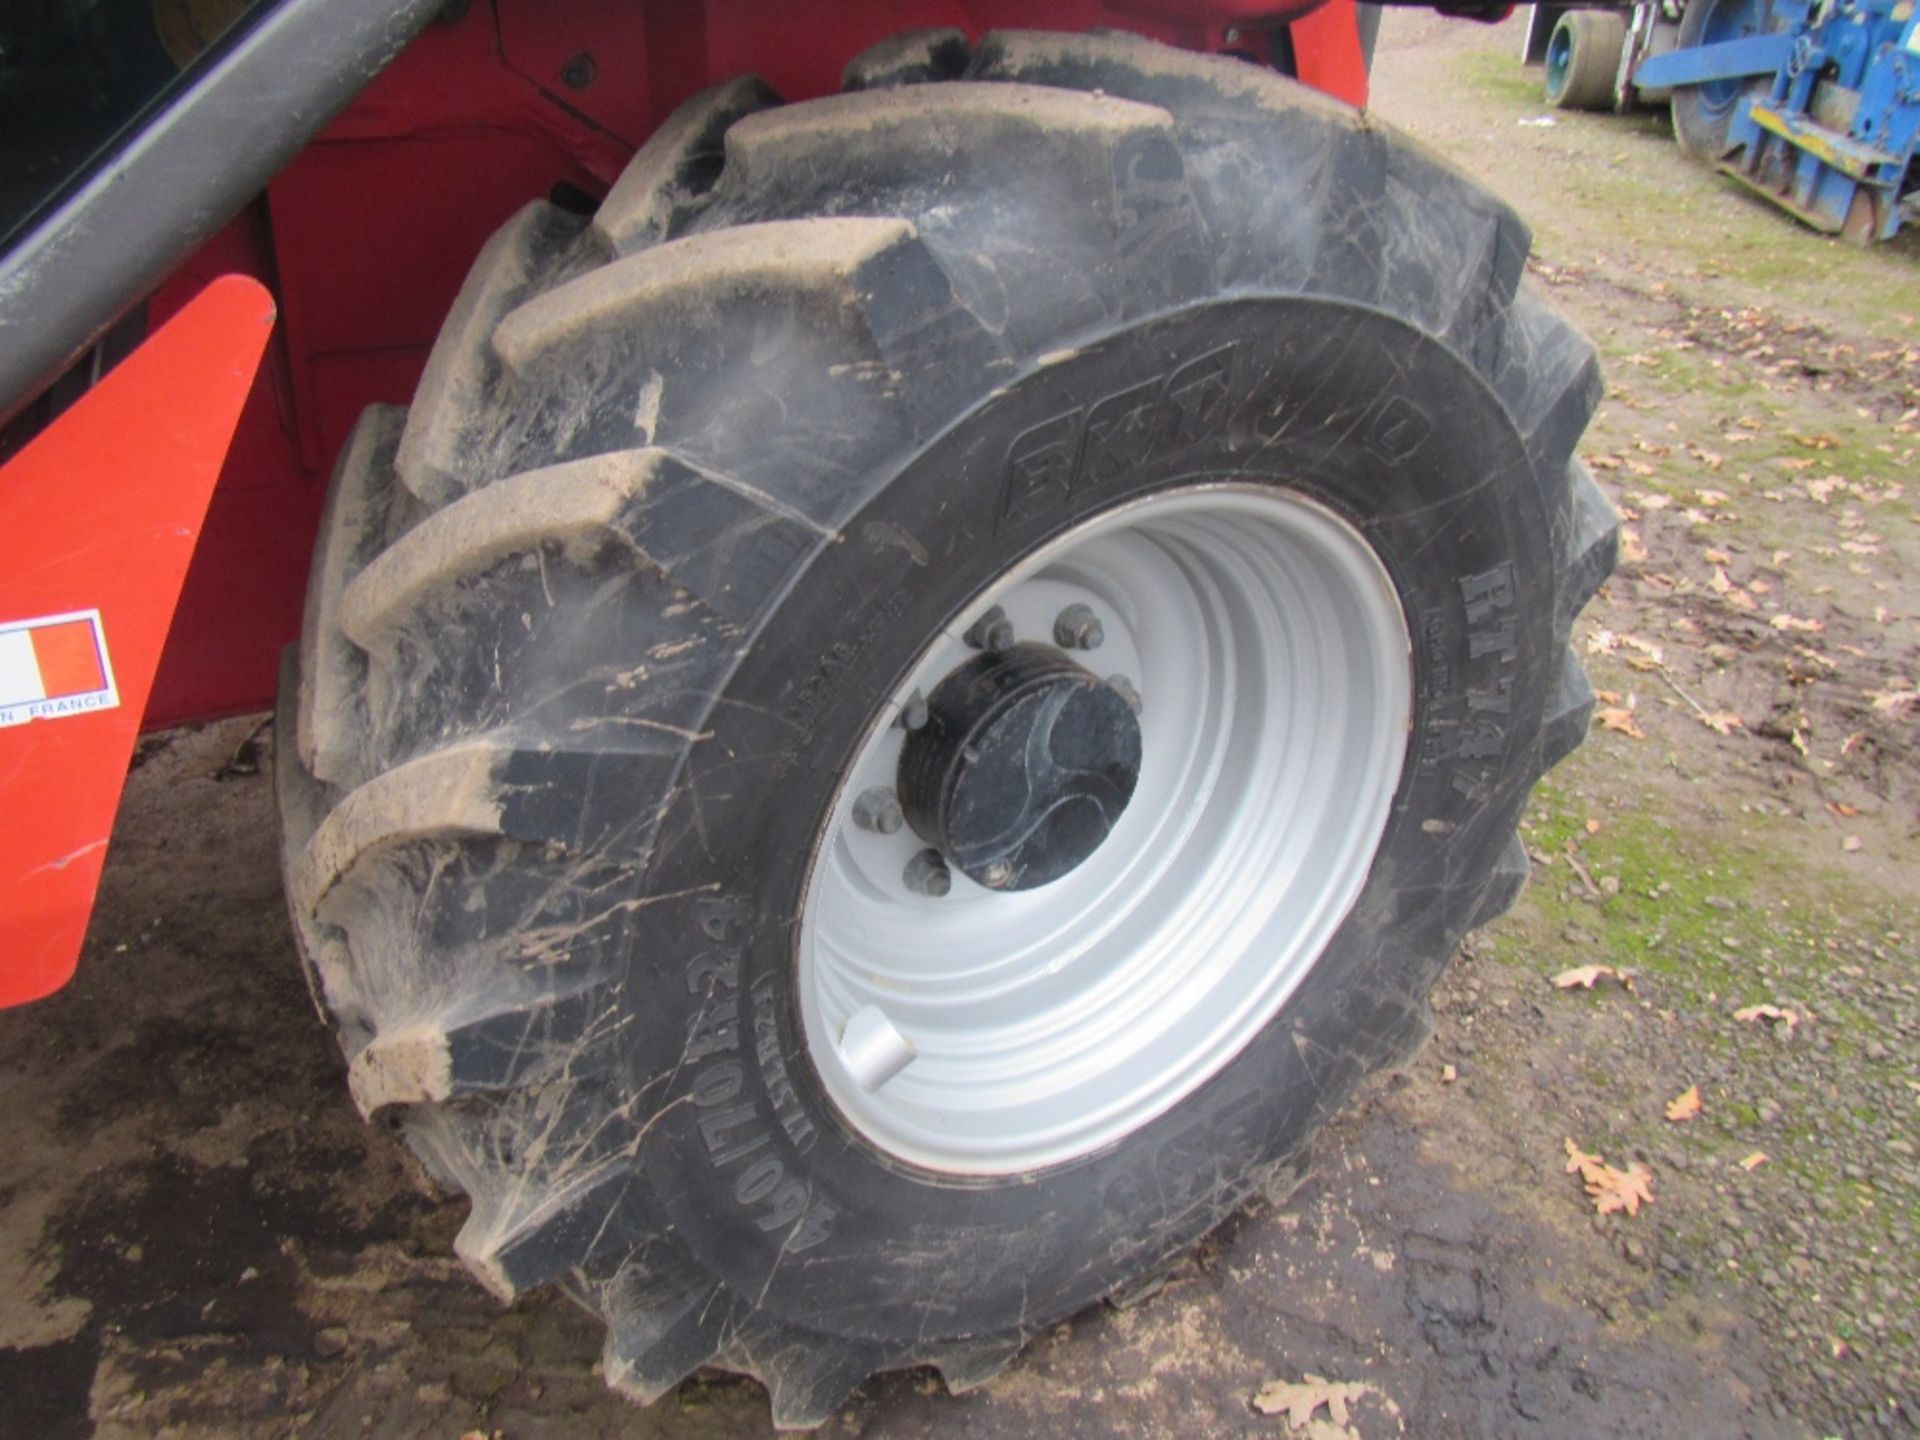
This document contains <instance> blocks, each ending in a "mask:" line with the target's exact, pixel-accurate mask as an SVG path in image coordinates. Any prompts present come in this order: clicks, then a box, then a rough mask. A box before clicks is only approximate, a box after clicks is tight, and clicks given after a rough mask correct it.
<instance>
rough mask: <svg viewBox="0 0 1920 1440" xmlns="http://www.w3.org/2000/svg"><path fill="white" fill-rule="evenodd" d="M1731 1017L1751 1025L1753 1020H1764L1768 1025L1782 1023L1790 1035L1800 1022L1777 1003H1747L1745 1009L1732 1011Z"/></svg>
mask: <svg viewBox="0 0 1920 1440" xmlns="http://www.w3.org/2000/svg"><path fill="white" fill-rule="evenodd" d="M1733 1018H1734V1019H1736V1020H1738V1021H1739V1022H1740V1023H1741V1024H1743V1025H1751V1024H1752V1023H1753V1022H1754V1021H1755V1020H1764V1021H1766V1022H1767V1023H1768V1024H1769V1025H1772V1024H1776V1023H1778V1024H1782V1025H1785V1026H1786V1027H1787V1033H1788V1034H1789V1035H1791V1034H1792V1033H1793V1032H1794V1029H1795V1028H1796V1027H1797V1026H1798V1025H1799V1024H1800V1017H1799V1016H1798V1015H1796V1014H1794V1013H1793V1011H1791V1010H1782V1009H1781V1008H1780V1007H1779V1006H1778V1005H1749V1006H1747V1007H1746V1008H1745V1009H1742V1010H1736V1011H1734V1012H1733Z"/></svg>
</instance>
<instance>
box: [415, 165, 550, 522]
mask: <svg viewBox="0 0 1920 1440" xmlns="http://www.w3.org/2000/svg"><path fill="white" fill-rule="evenodd" d="M584 224H585V222H584V221H582V220H581V219H580V218H579V217H578V216H576V215H570V214H568V213H567V212H566V211H564V210H562V209H560V208H559V207H558V206H556V205H551V204H548V203H547V202H546V201H544V200H536V201H533V202H532V203H531V204H529V205H527V206H526V207H525V208H523V209H522V210H520V211H519V212H518V213H517V214H516V215H515V216H514V217H513V218H512V219H511V220H509V221H508V222H507V223H506V224H505V225H504V226H502V227H501V229H500V230H499V232H498V233H497V234H495V235H494V237H493V238H492V239H491V240H489V241H488V242H487V243H486V246H485V247H484V248H483V249H482V250H481V251H480V254H479V257H478V258H477V259H476V260H475V261H474V262H473V269H472V270H471V271H470V272H468V275H467V280H466V283H465V284H464V285H463V286H462V287H461V289H460V293H459V295H458V296H457V297H456V298H455V300H454V302H453V309H452V310H451V311H450V312H449V313H448V315H447V321H446V325H445V327H444V328H443V329H442V330H441V332H440V337H439V339H437V340H436V341H434V345H433V351H432V353H431V354H430V355H428V357H427V368H426V370H425V372H424V373H423V374H422V375H421V377H420V386H419V389H418V390H416V391H415V393H414V400H413V409H412V410H411V412H410V413H409V414H408V417H407V425H406V430H405V433H404V434H403V435H402V436H401V439H400V448H399V451H398V453H397V455H396V456H395V466H396V468H397V469H398V471H399V475H400V482H401V483H402V484H403V485H405V486H406V487H407V489H408V490H409V491H411V492H412V493H413V494H414V495H415V496H416V497H418V499H419V500H420V502H421V503H422V504H423V505H425V506H426V507H427V508H428V509H429V510H437V509H438V508H439V507H440V506H442V505H445V504H446V503H448V502H449V501H451V500H453V499H455V498H456V497H458V496H459V495H462V494H464V493H465V492H466V491H467V490H468V489H470V488H472V486H473V485H474V484H475V483H476V481H477V479H478V478H479V477H477V476H476V475H474V474H473V473H472V471H471V468H470V465H471V460H470V456H471V454H472V452H473V451H474V450H476V449H477V448H479V446H480V444H481V442H482V440H483V437H484V435H485V432H486V431H487V430H488V429H489V428H490V427H489V424H488V421H487V418H486V417H487V416H488V415H489V414H490V413H491V412H492V411H493V409H494V408H495V405H494V395H495V386H496V385H497V384H498V382H499V362H498V361H497V360H496V359H495V358H494V353H493V344H492V341H493V334H494V331H495V329H496V328H497V327H498V326H499V323H500V320H501V318H502V317H503V316H505V315H506V314H507V313H508V312H509V311H511V310H512V309H513V308H514V306H515V305H517V304H518V303H519V302H520V301H521V300H522V299H524V298H525V297H526V296H527V295H528V294H529V293H531V292H532V291H534V290H535V289H537V288H538V285H539V282H540V280H541V279H542V278H543V276H542V272H543V270H544V269H545V268H546V267H547V266H548V264H549V263H550V262H552V261H554V260H555V259H556V258H558V257H560V256H561V255H562V254H563V253H564V252H565V251H566V250H567V249H568V248H569V247H570V246H571V244H572V242H573V241H574V239H575V237H576V236H578V234H579V233H580V231H581V229H582V227H583V226H584Z"/></svg>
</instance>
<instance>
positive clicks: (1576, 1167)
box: [1566, 1138, 1606, 1175]
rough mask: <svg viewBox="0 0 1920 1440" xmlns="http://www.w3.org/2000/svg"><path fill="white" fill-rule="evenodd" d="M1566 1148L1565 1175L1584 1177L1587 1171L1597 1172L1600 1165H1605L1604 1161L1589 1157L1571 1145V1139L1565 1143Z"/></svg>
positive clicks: (1596, 1156)
mask: <svg viewBox="0 0 1920 1440" xmlns="http://www.w3.org/2000/svg"><path fill="white" fill-rule="evenodd" d="M1566 1146H1567V1174H1569V1175H1585V1174H1586V1173H1587V1172H1588V1171H1589V1170H1598V1169H1599V1168H1600V1167H1601V1166H1602V1165H1604V1164H1606V1161H1604V1160H1602V1159H1601V1158H1600V1157H1599V1156H1598V1155H1589V1154H1588V1153H1587V1152H1586V1151H1584V1150H1582V1149H1581V1148H1580V1147H1579V1146H1578V1145H1576V1144H1574V1143H1573V1141H1572V1139H1571V1138H1569V1139H1568V1140H1567V1141H1566Z"/></svg>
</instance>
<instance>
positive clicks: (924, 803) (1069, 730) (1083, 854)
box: [899, 644, 1140, 890]
mask: <svg viewBox="0 0 1920 1440" xmlns="http://www.w3.org/2000/svg"><path fill="white" fill-rule="evenodd" d="M1139 778H1140V722H1139V720H1138V719H1137V718H1136V717H1135V715H1134V713H1133V708H1132V707H1131V706H1130V705H1129V704H1128V703H1127V699H1126V697H1124V696H1123V695H1122V694H1121V693H1120V692H1119V691H1118V690H1116V689H1114V688H1113V687H1111V686H1109V685H1107V684H1106V683H1105V682H1103V681H1102V680H1101V679H1100V678H1099V677H1098V676H1096V675H1094V674H1093V672H1091V671H1090V670H1088V669H1086V667H1084V666H1082V665H1080V664H1078V663H1076V662H1075V661H1073V660H1071V659H1069V658H1068V657H1067V656H1066V655H1064V654H1063V653H1061V652H1060V651H1059V650H1056V649H1054V648H1052V647H1051V646H1046V645H1034V644H1016V645H1012V646H1010V647H1009V648H1007V649H1005V650H1002V651H1000V652H999V653H997V654H986V655H980V656H977V657H975V658H974V659H972V660H969V661H967V662H966V663H964V664H962V665H959V666H956V667H955V668H954V670H953V671H952V672H951V673H950V674H948V675H947V677H946V678H945V679H944V680H942V681H941V682H940V683H939V684H938V685H937V686H935V687H934V690H933V693H932V694H931V695H929V696H928V697H927V723H926V724H925V725H923V726H922V727H920V728H919V729H918V730H915V731H913V732H912V733H911V734H909V735H908V736H907V739H906V743H905V744H904V745H903V746H902V747H901V751H900V771H899V792H900V803H901V808H902V809H903V810H904V811H905V812H906V818H907V823H908V824H909V825H911V826H912V827H913V829H914V832H915V833H916V834H918V835H919V836H920V837H921V839H923V840H925V841H926V842H927V843H928V844H929V845H931V846H933V847H934V848H935V849H936V850H938V851H939V852H940V853H941V854H942V855H943V856H945V857H946V860H947V863H948V864H950V865H951V866H953V868H954V869H956V870H959V871H960V872H961V873H962V874H964V875H966V876H967V877H968V878H969V879H971V880H974V881H975V882H977V883H979V884H981V885H984V886H985V887H987V888H988V889H990V890H1031V889H1033V888H1035V887H1037V886H1040V885H1046V884H1050V883H1052V882H1053V881H1055V880H1058V879H1060V878H1061V877H1062V876H1063V875H1066V874H1067V873H1068V872H1069V871H1071V870H1073V869H1075V868H1076V867H1077V866H1079V865H1080V863H1081V862H1082V861H1084V860H1085V859H1086V858H1087V857H1088V856H1089V855H1091V854H1093V852H1094V851H1095V850H1097V849H1098V848H1099V847H1100V844H1101V842H1102V841H1104V840H1105V839H1106V838H1107V836H1108V834H1109V833H1111V831H1112V830H1113V827H1114V825H1115V824H1116V823H1117V822H1118V821H1119V819H1120V816H1121V814H1122V813H1123V812H1124V811H1125V810H1126V808H1127V802H1128V801H1129V800H1131V799H1132V798H1133V791H1134V786H1135V785H1136V784H1137V783H1138V781H1139Z"/></svg>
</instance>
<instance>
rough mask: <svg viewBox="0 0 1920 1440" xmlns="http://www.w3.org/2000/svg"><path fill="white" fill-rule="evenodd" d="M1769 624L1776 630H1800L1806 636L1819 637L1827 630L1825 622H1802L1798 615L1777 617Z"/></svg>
mask: <svg viewBox="0 0 1920 1440" xmlns="http://www.w3.org/2000/svg"><path fill="white" fill-rule="evenodd" d="M1767 623H1768V624H1769V625H1771V626H1773V628H1774V629H1776V630H1798V631H1800V632H1801V633H1802V634H1805V635H1818V634H1819V633H1820V632H1821V631H1822V630H1824V629H1826V628H1827V626H1826V622H1825V621H1823V620H1802V619H1801V618H1800V617H1799V616H1798V615H1786V614H1781V615H1776V616H1774V617H1773V618H1772V619H1771V620H1769V621H1768V622H1767Z"/></svg>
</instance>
